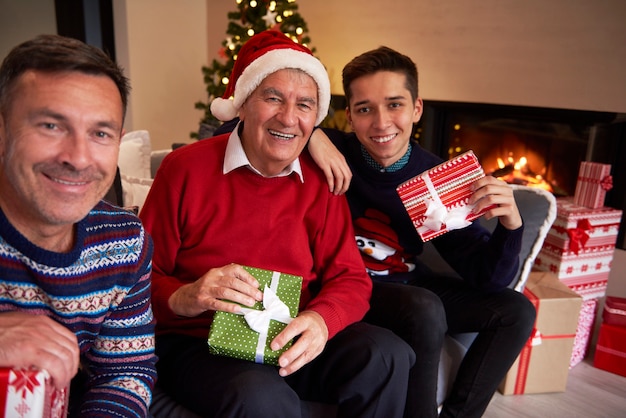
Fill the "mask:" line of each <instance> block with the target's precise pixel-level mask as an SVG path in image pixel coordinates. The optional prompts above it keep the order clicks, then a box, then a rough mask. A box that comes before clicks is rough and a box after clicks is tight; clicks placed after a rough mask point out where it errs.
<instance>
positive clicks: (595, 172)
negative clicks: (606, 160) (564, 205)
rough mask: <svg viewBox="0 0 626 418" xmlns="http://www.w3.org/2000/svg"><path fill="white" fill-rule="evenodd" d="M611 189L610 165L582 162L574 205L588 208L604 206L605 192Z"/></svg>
mask: <svg viewBox="0 0 626 418" xmlns="http://www.w3.org/2000/svg"><path fill="white" fill-rule="evenodd" d="M611 188H613V179H612V177H611V165H610V164H600V163H592V162H590V161H583V162H582V163H580V168H579V171H578V181H577V182H576V191H575V192H574V203H576V204H577V205H580V206H586V207H588V208H599V207H602V206H604V199H605V198H606V192H607V191H609V190H611Z"/></svg>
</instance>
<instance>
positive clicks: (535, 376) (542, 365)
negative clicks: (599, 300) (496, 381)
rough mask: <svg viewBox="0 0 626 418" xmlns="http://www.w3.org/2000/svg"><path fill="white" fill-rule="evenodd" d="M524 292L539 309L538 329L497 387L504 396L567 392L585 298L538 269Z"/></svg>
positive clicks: (532, 274)
mask: <svg viewBox="0 0 626 418" xmlns="http://www.w3.org/2000/svg"><path fill="white" fill-rule="evenodd" d="M524 294H525V295H526V297H528V299H529V300H530V301H531V302H532V303H533V305H535V309H536V310H537V319H536V321H535V330H534V332H533V335H532V336H531V337H530V338H529V340H528V342H527V343H526V345H525V346H524V348H523V349H522V351H521V352H520V354H519V356H518V358H517V360H515V363H513V365H512V366H511V368H510V369H509V371H508V373H507V374H506V376H505V378H504V379H503V381H502V383H501V384H500V386H499V388H498V390H499V392H500V393H502V394H504V395H518V394H524V393H549V392H564V391H565V387H566V385H567V377H568V374H569V363H570V359H571V355H572V349H573V345H574V338H575V336H576V329H577V326H578V317H579V313H580V307H581V304H582V298H581V297H580V295H578V294H577V293H576V292H574V291H573V290H572V289H570V288H569V287H567V286H566V285H565V284H564V283H562V282H561V281H560V280H559V279H558V278H557V277H556V276H555V275H554V274H552V273H548V272H536V271H535V272H531V273H530V275H529V277H528V281H527V282H526V287H525V288H524Z"/></svg>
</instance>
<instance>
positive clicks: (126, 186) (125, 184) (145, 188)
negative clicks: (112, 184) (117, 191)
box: [121, 174, 152, 210]
mask: <svg viewBox="0 0 626 418" xmlns="http://www.w3.org/2000/svg"><path fill="white" fill-rule="evenodd" d="M121 178H122V190H123V194H124V206H125V207H133V206H137V207H138V208H139V210H141V208H142V206H143V203H144V202H145V201H146V196H148V192H149V191H150V186H152V179H150V178H138V177H133V176H127V175H125V174H121Z"/></svg>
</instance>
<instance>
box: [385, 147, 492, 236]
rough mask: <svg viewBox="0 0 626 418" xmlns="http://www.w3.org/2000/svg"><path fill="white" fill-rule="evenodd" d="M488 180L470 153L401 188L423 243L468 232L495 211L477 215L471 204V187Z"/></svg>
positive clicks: (432, 170)
mask: <svg viewBox="0 0 626 418" xmlns="http://www.w3.org/2000/svg"><path fill="white" fill-rule="evenodd" d="M484 176H485V173H484V171H483V168H482V167H481V165H480V164H479V163H478V159H477V158H476V156H475V155H474V153H473V152H472V151H468V152H465V153H463V154H461V155H459V156H457V157H455V158H453V159H451V160H449V161H446V162H445V163H443V164H440V165H438V166H436V167H433V168H431V169H430V170H427V171H425V172H424V173H422V174H420V175H418V176H416V177H413V178H412V179H410V180H407V181H406V182H404V183H402V184H401V185H399V186H398V187H397V189H396V190H397V192H398V195H399V196H400V199H401V200H402V203H404V206H405V208H406V210H407V212H408V214H409V216H410V218H411V220H412V221H413V225H414V226H415V229H417V232H418V234H419V235H420V237H421V238H422V241H424V242H426V241H428V240H431V239H433V238H435V237H438V236H440V235H442V234H444V233H446V232H448V231H452V230H454V229H460V228H464V227H466V226H468V225H470V224H471V222H472V221H473V220H475V219H476V218H478V217H480V216H481V215H482V214H483V213H485V212H486V211H487V210H489V209H490V208H491V207H487V208H485V209H484V210H482V211H480V212H479V213H473V212H472V209H473V206H472V205H469V203H468V202H469V198H470V196H471V195H472V191H471V190H470V186H471V184H472V183H474V182H475V181H476V180H478V179H480V178H482V177H484Z"/></svg>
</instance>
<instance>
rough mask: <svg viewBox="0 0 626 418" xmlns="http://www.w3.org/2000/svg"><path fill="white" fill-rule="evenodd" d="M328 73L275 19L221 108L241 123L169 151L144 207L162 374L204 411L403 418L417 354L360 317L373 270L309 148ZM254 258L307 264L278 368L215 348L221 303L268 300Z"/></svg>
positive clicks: (179, 396) (271, 266)
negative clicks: (305, 409) (329, 408)
mask: <svg viewBox="0 0 626 418" xmlns="http://www.w3.org/2000/svg"><path fill="white" fill-rule="evenodd" d="M329 103H330V83H329V80H328V75H327V73H326V70H325V68H324V66H323V65H322V64H321V63H320V61H319V60H318V59H316V58H315V57H314V56H313V55H312V54H311V51H309V50H308V49H307V48H305V47H304V46H302V45H299V44H297V43H295V42H293V41H292V40H291V39H289V38H288V37H286V36H285V35H283V34H282V33H280V32H275V31H266V32H262V33H260V34H257V35H256V36H254V37H252V38H251V39H250V40H249V41H248V42H247V43H246V44H245V45H244V46H243V47H242V48H241V51H240V53H239V55H238V58H237V61H236V62H235V66H234V68H233V73H232V75H231V78H230V82H229V86H228V90H227V91H226V93H225V94H224V97H223V98H218V99H216V100H215V101H214V102H213V104H212V106H211V110H212V112H213V114H214V115H215V116H216V117H218V118H219V119H221V120H224V121H226V120H231V119H233V118H235V117H236V116H238V117H239V119H240V122H239V124H238V125H237V127H236V128H235V130H234V131H233V132H232V134H225V135H221V136H218V137H215V138H212V139H207V140H202V141H199V142H197V143H194V144H191V145H186V146H184V147H182V148H180V149H178V150H176V151H174V152H172V153H171V154H170V155H169V156H168V157H167V158H166V159H165V160H164V161H163V163H162V165H161V167H160V169H159V172H158V173H157V175H156V178H155V180H154V184H153V186H152V189H151V191H150V194H149V195H148V197H147V199H146V202H145V205H144V207H143V209H142V212H141V218H142V220H143V222H144V225H145V227H146V229H147V230H148V231H149V232H150V233H151V235H152V237H153V240H154V247H155V251H154V261H153V263H154V265H153V296H152V297H153V306H154V311H155V315H156V318H157V344H156V347H157V354H158V356H159V358H160V360H159V362H158V364H157V369H158V373H159V382H160V384H161V385H162V386H163V387H164V389H165V390H166V391H167V392H168V393H169V394H170V395H171V396H172V397H174V399H176V400H177V401H178V402H180V403H181V404H183V405H185V406H186V407H188V408H189V409H191V410H193V411H194V412H196V413H198V414H200V415H202V416H219V417H235V416H237V417H242V416H258V417H272V416H275V417H297V416H300V414H301V409H300V408H301V407H300V400H301V399H306V400H314V401H319V402H324V403H333V404H336V405H338V414H339V415H340V416H342V417H374V416H385V417H399V416H402V413H403V408H404V404H405V399H406V392H407V390H406V385H407V380H408V371H409V369H410V368H411V366H412V364H413V362H414V353H413V352H412V350H411V349H410V348H409V347H408V345H406V344H405V343H404V342H403V341H402V340H400V339H399V338H398V337H396V336H395V335H394V334H392V333H391V332H389V331H387V330H385V329H382V328H378V327H375V326H372V325H369V324H365V323H362V322H360V321H361V319H362V318H363V316H364V315H365V313H366V311H367V310H368V308H369V298H370V295H371V287H372V284H371V280H370V279H369V277H368V276H367V274H366V271H365V267H364V265H363V262H362V260H361V257H360V255H359V252H358V249H357V247H356V245H355V242H354V231H353V229H352V225H351V222H350V213H349V209H348V206H347V204H346V200H345V198H344V197H343V196H336V195H333V194H332V193H331V192H329V190H328V186H327V184H326V180H325V177H324V175H323V173H322V172H321V171H320V170H319V168H318V167H317V166H316V164H315V163H314V162H313V160H312V159H311V157H310V156H309V155H308V153H307V152H306V151H305V152H303V150H304V148H305V146H306V144H307V141H308V140H309V137H310V135H311V133H312V131H313V129H314V127H315V125H316V124H319V123H320V122H321V121H322V119H323V118H324V117H325V116H326V113H327V111H328V106H329ZM242 266H253V267H257V268H261V269H266V270H271V271H279V272H283V273H289V274H294V275H298V276H302V277H303V285H302V292H301V297H300V312H299V314H298V315H297V316H296V318H294V319H293V321H291V322H290V323H289V324H288V325H287V326H286V327H285V328H284V330H283V331H282V332H280V333H279V334H278V335H277V336H276V337H275V338H274V339H273V340H272V341H271V343H270V348H271V349H272V350H279V349H281V348H282V347H283V346H285V344H287V342H288V341H291V340H292V339H295V342H294V343H293V345H292V346H291V347H290V348H289V349H288V350H287V351H285V352H284V353H283V354H281V355H280V357H279V359H278V367H275V366H270V365H266V364H257V363H254V362H251V361H246V360H240V359H235V358H230V357H221V356H218V355H214V354H212V353H211V352H210V351H209V347H208V346H207V335H208V333H209V328H210V325H211V322H212V320H213V316H214V313H215V311H225V312H231V313H238V312H240V311H241V306H252V305H253V304H254V303H255V302H257V301H261V300H262V299H263V294H262V292H261V290H259V288H258V287H259V286H258V282H257V280H256V279H255V278H254V277H253V276H251V275H250V274H249V273H248V272H247V271H246V270H245V269H244V268H243V267H242Z"/></svg>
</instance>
